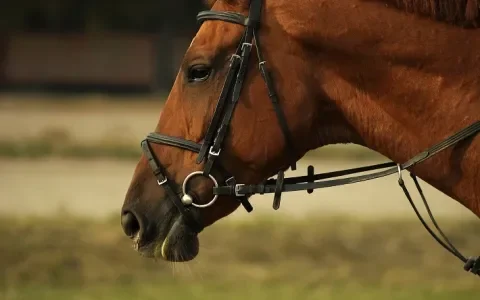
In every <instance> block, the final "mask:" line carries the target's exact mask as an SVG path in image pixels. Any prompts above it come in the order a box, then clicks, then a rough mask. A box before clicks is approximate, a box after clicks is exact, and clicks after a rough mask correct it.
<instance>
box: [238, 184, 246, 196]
mask: <svg viewBox="0 0 480 300" xmlns="http://www.w3.org/2000/svg"><path fill="white" fill-rule="evenodd" d="M244 186H245V184H243V183H241V184H236V185H235V196H237V197H244V196H246V194H240V189H241V188H242V187H244Z"/></svg>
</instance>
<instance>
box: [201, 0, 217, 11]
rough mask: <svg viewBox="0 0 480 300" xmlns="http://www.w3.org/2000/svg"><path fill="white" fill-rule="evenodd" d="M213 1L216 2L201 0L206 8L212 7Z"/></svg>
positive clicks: (215, 0)
mask: <svg viewBox="0 0 480 300" xmlns="http://www.w3.org/2000/svg"><path fill="white" fill-rule="evenodd" d="M215 2H217V0H203V4H205V6H206V7H207V8H208V9H212V6H213V5H214V4H215Z"/></svg>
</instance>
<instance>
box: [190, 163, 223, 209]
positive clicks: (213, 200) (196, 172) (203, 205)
mask: <svg viewBox="0 0 480 300" xmlns="http://www.w3.org/2000/svg"><path fill="white" fill-rule="evenodd" d="M195 176H204V177H206V176H205V174H203V172H202V171H195V172H192V173H190V174H188V176H187V177H185V180H183V185H182V193H183V195H187V182H188V181H189V180H190V179H192V178H193V177H195ZM207 176H208V178H210V180H211V181H212V182H213V185H214V187H216V188H217V187H218V182H217V180H216V179H215V177H213V176H212V175H211V174H208V175H207ZM217 199H218V195H215V196H213V199H212V200H210V202H208V203H207V204H195V203H193V202H192V205H193V206H195V207H198V208H205V207H209V206H211V205H212V204H213V203H215V201H217Z"/></svg>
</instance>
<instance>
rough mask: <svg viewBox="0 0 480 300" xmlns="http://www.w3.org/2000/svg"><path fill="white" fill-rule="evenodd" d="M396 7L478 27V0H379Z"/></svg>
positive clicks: (454, 23) (441, 19)
mask: <svg viewBox="0 0 480 300" xmlns="http://www.w3.org/2000/svg"><path fill="white" fill-rule="evenodd" d="M381 1H383V2H385V3H387V4H390V5H392V6H394V7H395V8H397V9H401V10H404V11H406V12H407V13H413V14H416V15H420V16H425V17H429V18H432V19H434V20H436V21H443V22H446V23H449V24H452V25H457V26H463V27H478V21H479V20H478V11H479V3H478V2H479V1H478V0H381Z"/></svg>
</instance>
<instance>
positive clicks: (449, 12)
mask: <svg viewBox="0 0 480 300" xmlns="http://www.w3.org/2000/svg"><path fill="white" fill-rule="evenodd" d="M216 1H217V0H203V3H204V4H205V5H206V6H207V7H208V8H210V7H212V6H213V4H214V3H215V2H216ZM223 1H225V2H227V3H231V4H234V3H238V2H240V3H241V2H245V3H247V1H244V0H240V1H239V0H223ZM362 1H381V2H384V3H386V4H387V5H391V6H393V7H394V8H396V9H400V10H403V11H405V12H407V13H412V14H415V15H419V16H424V17H428V18H431V19H433V20H436V21H439V22H446V23H449V24H452V25H457V26H462V27H467V28H469V27H478V25H479V21H480V20H479V16H478V15H479V14H478V13H479V8H480V7H479V2H480V1H479V0H362Z"/></svg>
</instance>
